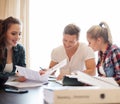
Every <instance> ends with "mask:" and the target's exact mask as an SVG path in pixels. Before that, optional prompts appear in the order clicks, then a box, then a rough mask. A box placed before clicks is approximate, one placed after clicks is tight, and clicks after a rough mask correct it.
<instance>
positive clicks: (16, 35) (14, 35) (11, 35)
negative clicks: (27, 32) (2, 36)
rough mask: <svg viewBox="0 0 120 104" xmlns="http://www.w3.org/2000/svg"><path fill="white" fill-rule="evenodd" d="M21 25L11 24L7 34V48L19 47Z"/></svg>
mask: <svg viewBox="0 0 120 104" xmlns="http://www.w3.org/2000/svg"><path fill="white" fill-rule="evenodd" d="M21 31H22V28H21V25H20V24H11V25H10V27H9V29H8V30H7V32H6V45H7V47H14V46H16V45H17V43H18V41H19V40H20V37H21Z"/></svg>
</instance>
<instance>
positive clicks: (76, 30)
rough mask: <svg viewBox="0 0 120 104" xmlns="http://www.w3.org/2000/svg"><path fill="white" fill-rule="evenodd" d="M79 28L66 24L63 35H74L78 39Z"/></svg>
mask: <svg viewBox="0 0 120 104" xmlns="http://www.w3.org/2000/svg"><path fill="white" fill-rule="evenodd" d="M79 33H80V28H79V27H78V26H76V25H74V24H68V25H67V26H66V27H65V28H64V31H63V34H64V35H65V34H69V35H76V36H77V39H79Z"/></svg>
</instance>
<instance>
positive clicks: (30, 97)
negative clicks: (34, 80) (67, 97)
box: [0, 81, 62, 104]
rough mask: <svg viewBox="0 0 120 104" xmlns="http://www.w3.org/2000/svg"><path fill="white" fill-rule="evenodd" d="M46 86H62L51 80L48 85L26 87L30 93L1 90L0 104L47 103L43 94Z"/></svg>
mask: <svg viewBox="0 0 120 104" xmlns="http://www.w3.org/2000/svg"><path fill="white" fill-rule="evenodd" d="M44 86H51V87H56V86H62V85H60V84H58V83H55V82H54V81H49V83H48V84H47V85H43V86H41V87H33V88H26V89H27V90H28V93H23V94H16V93H6V92H4V91H2V90H0V104H45V102H44V96H43V87H44Z"/></svg>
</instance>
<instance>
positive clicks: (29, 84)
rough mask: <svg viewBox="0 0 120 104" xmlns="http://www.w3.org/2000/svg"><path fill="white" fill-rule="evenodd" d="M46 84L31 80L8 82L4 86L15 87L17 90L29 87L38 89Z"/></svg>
mask: <svg viewBox="0 0 120 104" xmlns="http://www.w3.org/2000/svg"><path fill="white" fill-rule="evenodd" d="M44 84H46V83H45V82H35V81H32V80H26V81H25V82H18V81H8V82H6V83H5V85H11V86H15V87H17V88H31V87H39V86H42V85H44Z"/></svg>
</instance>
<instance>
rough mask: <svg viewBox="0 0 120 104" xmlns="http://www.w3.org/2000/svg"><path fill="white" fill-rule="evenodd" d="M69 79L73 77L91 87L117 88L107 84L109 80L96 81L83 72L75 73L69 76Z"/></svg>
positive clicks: (96, 79)
mask: <svg viewBox="0 0 120 104" xmlns="http://www.w3.org/2000/svg"><path fill="white" fill-rule="evenodd" d="M70 77H75V78H77V79H78V81H81V82H83V83H87V84H90V85H93V86H98V87H119V86H118V85H117V84H116V85H115V84H112V82H111V83H109V81H110V79H109V80H107V79H105V80H102V79H98V78H96V77H93V76H90V75H88V74H86V73H84V72H80V71H79V72H77V75H70ZM111 81H113V80H111Z"/></svg>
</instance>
